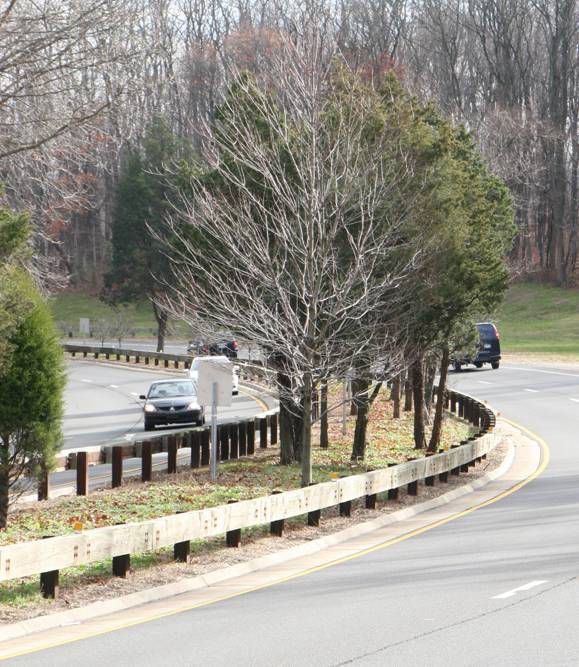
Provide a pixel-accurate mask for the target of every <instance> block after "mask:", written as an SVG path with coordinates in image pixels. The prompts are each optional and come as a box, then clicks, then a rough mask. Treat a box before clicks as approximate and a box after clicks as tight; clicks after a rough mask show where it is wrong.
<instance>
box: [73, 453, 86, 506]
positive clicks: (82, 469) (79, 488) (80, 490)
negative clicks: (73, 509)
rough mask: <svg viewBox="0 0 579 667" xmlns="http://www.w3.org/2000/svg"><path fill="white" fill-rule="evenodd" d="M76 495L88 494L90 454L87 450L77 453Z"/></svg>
mask: <svg viewBox="0 0 579 667" xmlns="http://www.w3.org/2000/svg"><path fill="white" fill-rule="evenodd" d="M76 495H77V496H87V495H88V455H87V453H86V452H77V453H76Z"/></svg>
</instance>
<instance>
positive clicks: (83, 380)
mask: <svg viewBox="0 0 579 667" xmlns="http://www.w3.org/2000/svg"><path fill="white" fill-rule="evenodd" d="M81 382H92V380H85V379H84V378H83V379H82V380H81Z"/></svg>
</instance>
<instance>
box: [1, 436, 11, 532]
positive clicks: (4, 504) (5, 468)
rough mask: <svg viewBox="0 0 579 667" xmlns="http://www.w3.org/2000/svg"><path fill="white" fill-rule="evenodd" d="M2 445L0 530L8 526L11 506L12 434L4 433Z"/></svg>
mask: <svg viewBox="0 0 579 667" xmlns="http://www.w3.org/2000/svg"><path fill="white" fill-rule="evenodd" d="M1 439H2V444H0V530H3V529H4V528H6V525H7V524H8V507H9V505H10V467H9V464H8V458H9V443H10V434H9V433H2V437H1Z"/></svg>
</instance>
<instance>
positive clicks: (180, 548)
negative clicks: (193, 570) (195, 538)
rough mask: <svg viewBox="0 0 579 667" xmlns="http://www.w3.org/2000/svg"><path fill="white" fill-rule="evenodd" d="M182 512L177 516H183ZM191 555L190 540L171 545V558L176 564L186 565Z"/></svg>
mask: <svg viewBox="0 0 579 667" xmlns="http://www.w3.org/2000/svg"><path fill="white" fill-rule="evenodd" d="M183 512H184V510H180V511H178V512H177V514H183ZM190 553H191V540H183V542H175V544H174V545H173V558H174V560H176V561H177V562H178V563H186V562H187V561H188V560H189V554H190Z"/></svg>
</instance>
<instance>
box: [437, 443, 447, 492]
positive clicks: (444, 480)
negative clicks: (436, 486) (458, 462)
mask: <svg viewBox="0 0 579 667" xmlns="http://www.w3.org/2000/svg"><path fill="white" fill-rule="evenodd" d="M438 453H439V454H444V449H439V450H438ZM438 480H439V481H440V482H442V483H443V484H447V483H448V470H447V471H445V472H441V473H440V474H439V475H438Z"/></svg>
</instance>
